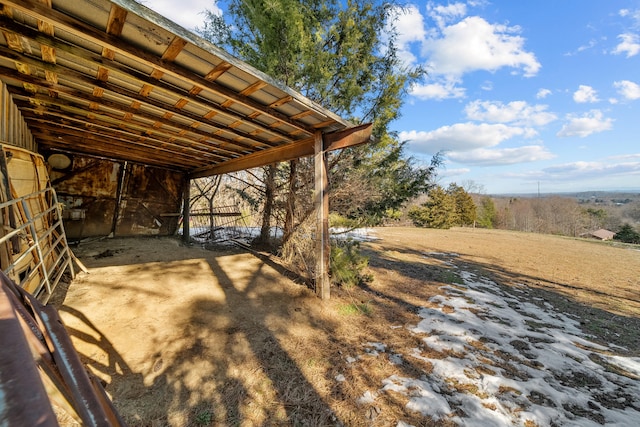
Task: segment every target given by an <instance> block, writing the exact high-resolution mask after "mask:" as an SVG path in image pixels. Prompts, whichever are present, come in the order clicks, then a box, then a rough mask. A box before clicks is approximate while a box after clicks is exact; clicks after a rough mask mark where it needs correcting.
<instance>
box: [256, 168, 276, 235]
mask: <svg viewBox="0 0 640 427" xmlns="http://www.w3.org/2000/svg"><path fill="white" fill-rule="evenodd" d="M264 181H265V190H264V210H263V211H262V227H261V228H260V237H259V238H258V242H257V243H259V244H268V243H269V238H270V236H271V213H272V211H273V202H274V198H275V187H276V166H275V165H270V166H267V169H266V171H265V180H264Z"/></svg>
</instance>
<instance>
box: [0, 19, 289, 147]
mask: <svg viewBox="0 0 640 427" xmlns="http://www.w3.org/2000/svg"><path fill="white" fill-rule="evenodd" d="M0 22H2V18H1V17H0ZM12 26H15V25H12ZM2 27H4V25H0V28H2ZM24 31H28V30H27V29H25V30H24ZM41 37H42V36H41ZM73 50H78V48H75V47H74V48H73ZM76 55H77V53H76ZM87 55H90V53H88V54H87ZM94 56H95V55H94ZM0 57H1V58H4V59H7V60H10V61H14V62H16V63H20V64H24V65H25V66H26V65H31V66H33V67H37V68H41V69H44V70H45V71H50V72H55V73H57V74H60V75H64V76H67V77H72V78H73V79H74V80H77V81H79V82H82V83H84V84H86V85H88V86H89V87H91V88H93V87H99V88H101V89H104V90H108V91H111V92H114V93H116V94H118V95H122V96H125V97H127V98H130V99H133V100H135V101H139V102H141V103H142V104H149V105H151V106H154V107H156V108H160V109H162V110H167V111H171V112H173V113H174V114H177V115H178V116H182V117H185V118H188V119H190V120H193V121H194V124H192V125H191V126H194V125H195V124H202V125H206V126H209V127H213V128H214V129H215V130H216V131H220V132H226V133H229V134H231V135H233V136H234V137H235V138H243V137H247V135H245V134H243V133H242V132H238V131H236V130H234V129H233V128H228V127H221V126H220V125H217V124H216V123H214V122H211V121H210V120H209V119H210V118H211V117H213V115H210V116H208V118H207V117H205V116H198V115H196V114H193V113H190V112H189V111H185V110H184V109H182V108H178V107H176V106H175V105H173V106H172V105H168V104H166V103H162V102H159V101H156V100H154V99H153V98H150V97H149V96H148V92H150V91H151V90H153V89H159V90H161V91H162V92H165V93H166V94H168V95H170V96H173V97H175V96H182V97H184V98H185V99H188V100H189V101H190V102H193V103H195V104H197V105H199V106H200V107H201V108H203V109H207V110H209V111H210V112H214V113H215V115H217V114H222V115H223V116H226V117H229V118H231V119H233V120H235V121H244V120H247V118H246V117H245V116H242V115H239V114H237V113H234V112H233V111H230V110H228V109H225V108H217V107H215V106H213V105H211V104H205V103H204V102H203V101H202V99H200V98H198V97H197V96H194V95H192V94H190V93H189V92H188V91H184V90H180V89H178V88H176V87H175V86H171V85H168V84H166V83H164V82H162V81H160V80H157V79H154V78H152V77H149V76H147V75H144V74H142V73H140V72H136V71H135V70H131V69H128V68H126V67H124V66H121V65H118V64H116V63H115V62H112V63H110V64H109V67H110V68H111V69H114V70H116V71H118V72H126V73H128V74H129V75H130V76H131V77H132V78H131V81H132V82H135V83H136V84H139V85H140V86H141V87H142V89H141V90H140V91H139V92H135V91H132V90H128V89H125V88H123V87H121V86H117V85H115V84H112V83H109V82H108V81H107V80H105V79H100V78H93V77H90V76H87V75H84V74H81V73H79V72H77V71H75V70H73V69H71V68H69V67H65V66H63V65H61V64H49V63H47V62H44V61H41V60H37V59H35V58H32V57H29V56H27V55H24V54H22V53H19V52H16V51H13V50H11V49H8V48H6V47H2V46H0ZM97 58H99V56H97ZM85 62H87V63H88V64H89V66H90V67H92V66H94V65H92V64H95V63H97V62H96V61H94V62H91V60H90V59H87V60H85ZM100 68H101V69H104V70H105V71H108V70H109V68H107V67H106V66H105V65H101V67H100ZM0 72H1V74H0V75H5V76H7V77H10V78H16V79H19V80H23V81H25V82H28V83H29V84H35V85H39V86H41V87H43V88H46V89H48V90H56V91H57V90H60V91H63V92H64V91H65V89H66V90H68V88H67V87H65V86H62V85H60V84H53V83H51V82H48V81H47V80H46V79H44V80H43V79H38V78H36V77H32V76H29V75H27V74H25V73H17V72H15V71H13V70H8V69H0ZM107 74H108V73H107ZM145 88H146V89H145ZM145 91H146V92H147V93H146V94H145V93H144V92H145ZM84 96H85V97H94V98H95V99H94V100H93V101H94V102H96V103H102V97H95V96H93V94H89V93H85V95H84ZM251 126H252V127H254V128H256V130H260V131H261V132H264V133H266V134H271V135H273V136H275V137H278V138H281V139H282V140H283V141H293V139H292V137H291V135H289V134H287V133H285V132H281V131H278V130H277V129H275V128H272V127H268V126H265V125H264V124H262V123H259V122H252V123H251ZM209 138H211V139H213V140H219V141H220V142H227V143H236V142H237V141H236V140H232V139H228V138H224V137H221V136H219V135H218V134H215V133H211V134H209ZM252 139H253V140H255V142H259V143H261V144H262V145H264V146H273V145H275V144H273V143H271V142H270V141H269V140H266V139H264V140H256V139H255V138H252ZM240 145H241V144H240Z"/></svg>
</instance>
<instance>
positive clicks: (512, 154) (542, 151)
mask: <svg viewBox="0 0 640 427" xmlns="http://www.w3.org/2000/svg"><path fill="white" fill-rule="evenodd" d="M447 157H448V158H449V159H451V160H453V161H455V162H458V163H465V164H469V165H478V166H500V165H513V164H518V163H527V162H535V161H538V160H548V159H552V158H554V157H555V155H554V154H552V153H550V152H549V151H547V149H546V148H545V147H543V146H541V145H526V146H523V147H515V148H499V149H498V148H494V149H487V148H478V149H475V150H472V151H468V152H464V153H461V152H454V153H450V154H448V155H447Z"/></svg>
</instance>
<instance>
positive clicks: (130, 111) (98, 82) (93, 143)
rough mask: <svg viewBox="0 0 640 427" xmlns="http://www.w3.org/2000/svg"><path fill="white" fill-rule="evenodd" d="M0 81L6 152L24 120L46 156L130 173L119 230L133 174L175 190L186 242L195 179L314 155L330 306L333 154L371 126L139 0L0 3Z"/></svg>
mask: <svg viewBox="0 0 640 427" xmlns="http://www.w3.org/2000/svg"><path fill="white" fill-rule="evenodd" d="M176 7H179V6H178V4H177V5H176ZM0 80H1V81H2V83H3V86H4V87H3V99H2V105H3V116H4V117H3V120H2V124H3V126H4V127H5V128H6V129H3V130H2V132H0V137H1V138H2V139H3V140H5V141H4V143H7V144H12V143H13V141H14V140H15V139H16V138H15V135H13V134H12V132H11V130H12V129H15V127H16V122H23V123H25V124H26V128H27V131H26V133H28V134H29V135H26V136H25V135H24V133H25V132H22V134H21V135H20V139H22V140H23V141H24V140H25V139H26V140H27V143H28V142H29V140H32V141H33V145H34V146H35V147H36V148H37V151H38V152H40V153H42V154H43V155H44V156H45V159H50V158H51V156H52V155H54V154H58V155H65V156H66V155H70V156H80V157H83V158H89V159H100V161H107V162H113V163H114V164H123V165H124V166H123V167H121V168H120V169H119V170H118V173H119V174H120V176H119V177H118V179H117V187H118V196H117V198H116V199H117V206H116V208H115V210H114V212H115V213H114V216H113V218H109V221H113V223H114V224H116V223H117V222H118V221H121V220H122V214H120V216H119V212H121V209H120V206H119V205H120V203H121V198H122V193H121V191H122V188H121V186H122V183H123V182H125V181H126V180H127V179H128V177H129V176H133V175H134V172H135V171H134V169H135V167H136V166H140V167H142V168H147V169H145V170H149V171H164V172H166V173H167V174H168V175H167V176H169V177H170V179H171V180H173V181H178V187H179V188H181V191H182V194H183V203H182V206H183V209H184V212H183V216H184V218H185V220H184V221H183V224H184V233H183V235H184V236H185V238H188V236H189V229H188V228H189V226H188V224H189V221H188V220H187V218H188V217H189V212H188V209H189V203H188V201H189V180H190V179H193V178H198V177H205V176H212V175H218V174H224V173H229V172H234V171H240V170H244V169H249V168H254V167H259V166H264V165H268V164H272V163H275V162H279V161H286V160H291V159H295V158H299V157H303V156H314V161H315V194H314V197H315V203H316V209H317V227H316V230H317V231H316V254H317V263H316V292H317V294H318V295H319V296H320V297H321V298H328V297H329V281H328V276H327V272H328V260H329V250H328V247H329V237H328V211H329V207H328V197H327V193H326V189H327V185H328V178H327V164H326V153H327V152H328V151H330V150H335V149H340V148H345V147H349V146H353V145H357V144H362V143H365V142H368V141H370V138H371V125H361V126H354V125H353V124H351V123H349V122H348V121H346V120H343V119H341V118H340V117H338V116H337V115H335V114H333V113H331V112H330V111H328V110H326V109H324V108H322V107H320V106H319V105H317V104H315V103H313V102H312V101H310V100H309V99H307V98H306V97H304V96H302V95H301V94H299V93H297V92H296V91H294V90H292V89H290V88H288V87H285V86H284V85H282V84H280V83H278V82H277V81H275V80H274V79H272V78H271V77H269V76H268V75H266V74H264V73H262V72H260V71H258V70H256V69H255V68H253V67H251V66H249V65H248V64H246V63H243V62H242V61H239V60H238V59H236V58H234V57H233V56H231V55H229V54H228V53H226V52H225V51H223V50H221V49H219V48H218V47H216V46H215V45H213V44H211V43H210V42H208V41H206V40H204V39H202V38H200V37H199V36H197V35H195V34H193V33H191V32H189V31H187V30H185V29H184V28H182V27H180V26H178V25H177V24H175V23H173V22H172V21H170V20H168V19H166V18H164V17H162V16H160V15H158V14H157V13H155V12H153V11H151V10H149V9H148V8H146V7H144V6H142V5H140V4H138V3H136V2H134V1H133V0H0ZM7 106H10V108H7ZM14 110H17V112H18V113H17V114H9V112H11V111H14ZM24 145H28V144H24V143H23V146H24ZM88 164H89V163H88ZM128 165H129V168H128V169H127V166H128ZM131 165H133V167H132V166H131ZM151 173H153V172H151ZM132 182H133V180H132ZM147 205H148V204H147ZM147 205H145V209H148V206H147ZM170 210H171V209H169V211H170ZM154 214H156V217H157V216H158V215H163V214H172V212H166V211H165V212H155V213H154ZM114 227H115V226H114ZM174 228H175V227H174ZM173 231H174V230H171V229H167V230H163V232H164V233H171V232H173ZM116 234H117V233H116Z"/></svg>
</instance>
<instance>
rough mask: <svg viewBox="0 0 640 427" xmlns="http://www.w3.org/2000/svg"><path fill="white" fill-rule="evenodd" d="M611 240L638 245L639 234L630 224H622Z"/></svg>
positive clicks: (639, 242)
mask: <svg viewBox="0 0 640 427" xmlns="http://www.w3.org/2000/svg"><path fill="white" fill-rule="evenodd" d="M613 238H614V239H616V240H620V241H621V242H624V243H634V244H640V233H638V232H637V231H636V230H634V229H633V227H632V226H631V224H624V225H623V226H622V227H620V229H619V230H618V232H617V233H616V235H615V236H614V237H613Z"/></svg>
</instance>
